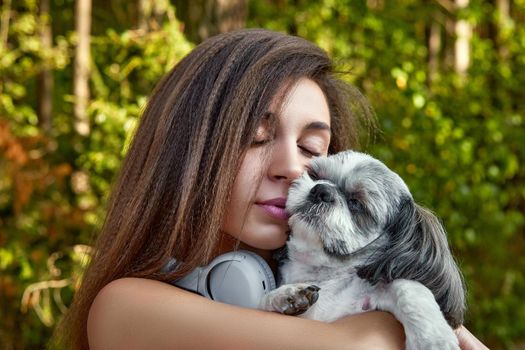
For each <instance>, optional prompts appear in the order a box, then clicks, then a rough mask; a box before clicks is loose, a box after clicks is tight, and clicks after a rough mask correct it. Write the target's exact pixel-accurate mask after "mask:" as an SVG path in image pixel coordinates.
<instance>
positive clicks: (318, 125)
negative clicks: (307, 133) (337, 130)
mask: <svg viewBox="0 0 525 350" xmlns="http://www.w3.org/2000/svg"><path fill="white" fill-rule="evenodd" d="M304 130H327V131H329V132H331V130H332V129H330V126H329V125H328V124H326V123H323V122H312V123H310V124H308V125H306V126H305V127H304Z"/></svg>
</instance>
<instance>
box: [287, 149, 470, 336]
mask: <svg viewBox="0 0 525 350" xmlns="http://www.w3.org/2000/svg"><path fill="white" fill-rule="evenodd" d="M286 210H287V211H288V213H289V215H290V219H289V224H290V228H291V232H292V236H291V238H290V242H289V244H288V248H289V250H290V254H294V252H298V253H302V254H307V255H308V258H309V259H310V261H311V263H312V264H317V265H325V266H342V265H345V264H348V263H349V262H350V261H356V260H355V259H353V258H357V257H359V261H360V266H358V268H357V273H358V275H359V277H361V278H364V279H367V280H368V281H369V282H370V283H372V284H375V283H377V282H384V283H388V282H391V281H392V280H394V279H399V278H405V279H411V280H417V281H419V282H421V283H423V284H424V285H425V286H427V287H428V288H429V289H430V290H431V291H432V292H433V293H434V295H435V297H436V300H437V301H438V303H439V304H440V307H441V309H442V311H443V312H444V314H445V317H446V318H447V320H448V321H449V323H450V324H451V325H452V326H453V327H456V326H458V325H460V324H461V323H462V322H463V312H464V289H463V281H462V279H461V275H460V274H459V270H458V269H457V267H456V264H455V263H454V260H453V258H452V255H451V253H450V250H449V248H448V243H447V238H446V234H445V232H444V230H443V227H442V226H441V224H440V222H439V220H438V219H437V218H436V217H435V216H434V215H432V214H431V213H430V212H429V211H427V210H425V209H424V208H422V207H420V206H418V205H417V204H416V203H414V201H413V199H412V195H411V194H410V191H409V190H408V187H407V186H406V184H405V183H404V181H403V180H402V179H401V177H399V176H398V175H397V174H396V173H394V172H393V171H391V170H390V169H389V168H388V167H386V166H385V165H384V164H383V163H381V162H380V161H379V160H377V159H375V158H373V157H371V156H369V155H366V154H363V153H359V152H354V151H346V152H342V153H339V154H336V155H333V156H329V157H319V158H315V159H314V160H313V161H312V162H311V164H310V167H309V169H308V171H307V172H305V173H304V174H303V175H302V176H301V177H300V178H298V179H297V180H295V181H294V182H293V183H292V186H291V187H290V190H289V192H288V200H287V203H286Z"/></svg>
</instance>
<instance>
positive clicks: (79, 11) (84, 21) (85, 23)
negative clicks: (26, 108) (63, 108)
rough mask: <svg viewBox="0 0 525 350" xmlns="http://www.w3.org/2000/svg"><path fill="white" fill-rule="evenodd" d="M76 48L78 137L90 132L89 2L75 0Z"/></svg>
mask: <svg viewBox="0 0 525 350" xmlns="http://www.w3.org/2000/svg"><path fill="white" fill-rule="evenodd" d="M75 18H76V31H77V40H78V42H77V47H76V50H75V72H74V78H73V79H74V94H75V106H74V113H75V130H76V132H77V133H78V134H79V135H82V136H87V135H89V132H90V125H89V118H88V114H87V106H88V101H89V70H90V68H89V63H90V60H91V58H90V49H89V45H90V32H91V0H77V3H76V7H75Z"/></svg>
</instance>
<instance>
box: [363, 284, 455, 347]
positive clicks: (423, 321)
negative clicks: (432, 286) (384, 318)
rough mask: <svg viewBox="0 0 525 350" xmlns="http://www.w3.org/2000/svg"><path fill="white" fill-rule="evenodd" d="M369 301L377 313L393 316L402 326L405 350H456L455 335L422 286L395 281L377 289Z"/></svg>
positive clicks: (433, 299) (430, 294)
mask: <svg viewBox="0 0 525 350" xmlns="http://www.w3.org/2000/svg"><path fill="white" fill-rule="evenodd" d="M371 299H372V300H371V302H372V303H373V304H375V305H374V306H375V307H376V308H377V309H379V310H384V311H388V312H390V313H392V314H393V315H394V316H395V317H396V318H397V319H398V320H399V321H400V322H401V323H402V324H403V326H404V328H405V335H406V349H407V350H416V349H417V350H419V349H425V350H438V349H442V350H459V344H458V339H457V337H456V335H455V334H454V331H453V330H452V328H451V327H450V326H449V325H448V323H447V321H446V320H445V317H444V316H443V313H442V312H441V310H440V309H439V305H438V303H437V302H436V299H435V298H434V295H433V294H432V292H431V291H430V290H429V289H428V288H427V287H425V286H424V285H423V284H421V283H419V282H415V281H410V280H403V279H399V280H394V281H393V282H392V283H389V284H387V285H382V286H377V287H376V289H375V290H374V295H373V296H372V298H371Z"/></svg>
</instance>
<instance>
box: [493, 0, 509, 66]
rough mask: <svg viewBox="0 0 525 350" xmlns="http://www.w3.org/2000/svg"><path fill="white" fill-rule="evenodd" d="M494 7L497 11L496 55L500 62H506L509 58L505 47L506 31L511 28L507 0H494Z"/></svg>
mask: <svg viewBox="0 0 525 350" xmlns="http://www.w3.org/2000/svg"><path fill="white" fill-rule="evenodd" d="M496 7H497V10H498V24H497V27H498V38H497V43H498V54H499V57H500V58H501V59H502V60H504V61H506V60H507V59H508V57H509V49H508V48H507V45H506V41H507V36H508V34H507V31H508V28H509V27H510V26H511V18H510V3H509V0H496Z"/></svg>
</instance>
